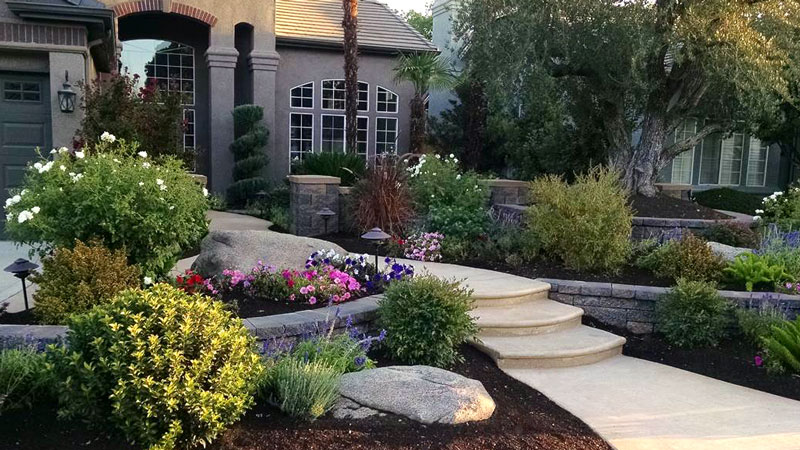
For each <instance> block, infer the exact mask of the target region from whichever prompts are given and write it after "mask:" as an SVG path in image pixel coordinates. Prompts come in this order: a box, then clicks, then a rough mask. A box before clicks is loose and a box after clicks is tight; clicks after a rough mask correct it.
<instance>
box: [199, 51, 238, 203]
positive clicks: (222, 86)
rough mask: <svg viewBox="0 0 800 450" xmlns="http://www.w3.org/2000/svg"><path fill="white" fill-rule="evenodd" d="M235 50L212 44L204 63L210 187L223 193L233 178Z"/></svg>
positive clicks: (236, 53)
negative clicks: (206, 89) (206, 73)
mask: <svg viewBox="0 0 800 450" xmlns="http://www.w3.org/2000/svg"><path fill="white" fill-rule="evenodd" d="M238 56H239V52H237V51H236V49H235V48H233V47H223V46H212V47H209V48H208V50H207V51H206V62H207V63H208V116H209V119H210V120H209V130H208V131H209V134H210V138H209V145H210V147H211V148H209V149H208V166H209V170H208V175H209V178H210V180H209V181H210V183H211V190H212V191H213V192H216V193H218V194H224V193H225V190H226V189H227V188H228V186H229V185H230V184H231V182H232V181H233V154H232V153H231V151H230V149H229V146H230V145H231V142H233V138H234V136H233V116H232V115H231V111H233V107H234V83H235V76H234V71H235V69H236V59H237V57H238Z"/></svg>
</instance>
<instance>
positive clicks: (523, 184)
mask: <svg viewBox="0 0 800 450" xmlns="http://www.w3.org/2000/svg"><path fill="white" fill-rule="evenodd" d="M481 184H482V185H484V186H486V187H487V188H488V189H489V192H490V193H491V196H490V198H489V205H491V206H494V205H527V204H529V203H530V198H529V195H530V194H529V191H530V183H529V182H527V181H517V180H481Z"/></svg>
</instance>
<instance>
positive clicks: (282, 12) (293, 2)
mask: <svg viewBox="0 0 800 450" xmlns="http://www.w3.org/2000/svg"><path fill="white" fill-rule="evenodd" d="M275 34H276V36H277V38H278V40H279V41H280V40H284V41H296V42H304V41H305V42H317V43H322V44H329V45H341V44H342V40H343V31H342V2H341V0H277V1H276V6H275ZM358 45H359V47H363V48H372V49H384V50H412V51H428V52H430V51H437V48H436V46H435V45H433V43H431V42H430V41H428V40H427V39H425V38H424V37H423V36H422V35H421V34H419V33H418V32H417V31H416V30H414V29H413V28H412V27H411V26H410V25H408V24H407V23H406V22H405V21H404V20H403V19H401V18H400V17H398V16H397V15H396V14H395V13H394V12H392V11H391V10H390V9H389V7H388V6H386V5H384V4H383V3H379V2H377V1H375V0H360V1H359V6H358Z"/></svg>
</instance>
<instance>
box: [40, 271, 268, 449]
mask: <svg viewBox="0 0 800 450" xmlns="http://www.w3.org/2000/svg"><path fill="white" fill-rule="evenodd" d="M69 326H70V333H69V334H68V336H67V346H66V347H63V348H53V349H52V352H51V353H50V357H51V358H52V360H53V364H54V367H55V370H56V373H58V374H59V375H60V376H61V381H60V384H59V387H58V392H59V396H60V398H59V400H60V404H61V409H60V415H61V416H63V417H80V418H84V419H86V420H87V421H88V422H89V423H90V424H106V423H110V424H111V425H112V426H114V427H115V428H116V429H117V430H119V431H120V432H121V433H122V434H123V435H124V436H125V437H126V438H127V439H128V440H129V441H131V442H135V443H136V444H137V446H141V447H144V448H147V449H151V450H156V449H158V450H161V449H163V450H167V449H173V448H193V447H196V446H198V445H207V444H208V443H210V442H211V441H212V440H213V439H214V438H215V437H216V436H217V435H218V434H219V433H220V432H221V431H223V430H224V429H225V428H226V427H228V426H230V425H231V424H233V423H234V422H236V421H237V420H238V419H239V418H240V417H241V416H242V415H243V414H244V412H245V411H246V410H247V409H248V408H249V407H250V406H251V404H252V403H253V393H254V391H255V389H256V387H257V382H258V380H259V378H260V376H261V373H262V370H263V366H262V365H261V362H260V357H259V355H258V353H257V352H256V351H255V343H254V338H253V337H252V336H251V335H250V333H249V332H248V330H247V329H246V328H245V327H244V325H243V324H242V322H241V321H240V320H238V319H237V318H235V317H234V316H233V315H232V314H231V313H230V312H229V311H227V310H226V309H225V306H224V305H223V304H222V303H221V302H218V301H214V300H212V299H210V298H208V297H204V296H202V295H189V294H187V293H185V292H183V291H181V290H179V289H176V288H173V287H171V286H169V285H166V284H158V285H156V286H154V287H153V288H151V289H149V290H146V291H142V290H128V291H124V292H122V293H120V294H119V295H117V296H116V297H114V299H112V300H111V302H110V303H108V304H105V305H100V306H97V307H95V308H94V309H92V310H91V311H90V312H88V313H86V314H83V315H77V316H73V317H72V318H71V319H70V322H69Z"/></svg>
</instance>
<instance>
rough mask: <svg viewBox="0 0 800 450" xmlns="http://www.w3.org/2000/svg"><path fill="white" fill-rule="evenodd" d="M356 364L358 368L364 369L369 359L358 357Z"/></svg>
mask: <svg viewBox="0 0 800 450" xmlns="http://www.w3.org/2000/svg"><path fill="white" fill-rule="evenodd" d="M354 362H355V363H356V367H364V364H366V363H367V358H365V357H363V356H356V359H355V360H354Z"/></svg>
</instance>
